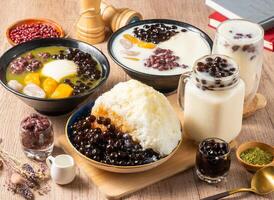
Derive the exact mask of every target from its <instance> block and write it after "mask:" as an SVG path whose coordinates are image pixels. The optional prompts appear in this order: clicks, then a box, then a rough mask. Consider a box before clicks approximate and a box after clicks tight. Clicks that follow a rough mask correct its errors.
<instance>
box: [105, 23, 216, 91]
mask: <svg viewBox="0 0 274 200" xmlns="http://www.w3.org/2000/svg"><path fill="white" fill-rule="evenodd" d="M154 23H163V24H169V25H176V26H179V27H182V28H186V29H188V30H190V31H194V32H197V33H199V34H200V35H201V37H202V38H204V39H205V40H206V41H207V43H208V45H209V46H210V48H211V49H212V45H213V42H212V40H211V39H210V37H209V36H208V35H207V34H206V33H205V32H204V31H202V30H201V29H199V28H197V27H195V26H193V25H191V24H188V23H185V22H180V21H175V20H169V19H148V20H142V21H138V22H135V23H132V24H128V25H127V26H124V27H122V28H120V29H119V30H118V31H116V32H115V33H113V34H112V36H111V38H110V39H109V41H108V53H109V55H110V57H111V58H112V60H113V61H114V62H115V63H116V64H117V65H119V66H120V67H122V68H123V70H124V71H125V72H126V73H127V74H128V75H129V76H130V77H132V78H134V79H137V80H139V81H141V82H143V83H146V84H147V85H150V86H152V87H154V89H156V90H159V91H161V92H164V93H168V92H172V91H174V90H176V89H177V86H178V81H179V77H180V74H178V75H152V74H146V73H143V72H139V71H136V70H134V69H132V68H129V67H127V66H126V65H124V64H122V63H121V62H120V61H119V60H118V59H116V57H115V56H114V52H113V48H112V46H113V42H114V40H115V38H116V37H117V36H118V35H120V34H121V33H122V32H124V31H126V30H128V29H130V28H133V27H136V26H140V25H145V24H154ZM190 54H191V51H190Z"/></svg>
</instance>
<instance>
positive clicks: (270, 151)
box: [236, 141, 274, 172]
mask: <svg viewBox="0 0 274 200" xmlns="http://www.w3.org/2000/svg"><path fill="white" fill-rule="evenodd" d="M236 156H237V159H238V160H239V162H240V163H241V164H242V165H243V166H244V167H245V168H246V169H247V170H248V171H252V172H255V171H257V170H258V169H261V168H263V167H266V166H269V165H274V147H273V146H270V145H268V144H265V143H261V142H256V141H254V142H246V143H243V144H241V145H240V146H239V147H238V149H237V151H236Z"/></svg>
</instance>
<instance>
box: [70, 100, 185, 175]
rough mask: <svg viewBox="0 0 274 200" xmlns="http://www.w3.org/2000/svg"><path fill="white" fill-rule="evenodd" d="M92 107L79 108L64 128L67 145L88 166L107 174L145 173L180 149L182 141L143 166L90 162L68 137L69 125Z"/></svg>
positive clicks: (86, 113) (87, 113)
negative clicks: (165, 154)
mask: <svg viewBox="0 0 274 200" xmlns="http://www.w3.org/2000/svg"><path fill="white" fill-rule="evenodd" d="M93 105H94V102H89V103H88V104H86V105H84V106H82V107H81V108H79V109H78V110H77V111H75V112H74V113H73V114H72V115H71V116H70V118H69V119H68V121H67V124H66V126H65V134H66V138H67V141H68V143H69V144H70V146H71V148H72V149H73V150H74V151H75V152H76V153H77V154H78V155H79V156H81V157H82V158H83V159H84V160H86V162H88V163H89V164H90V165H92V166H94V167H96V168H99V169H102V170H105V171H109V172H115V173H137V172H143V171H147V170H150V169H153V168H155V167H157V166H159V165H161V164H163V163H164V162H166V161H167V160H168V159H169V158H171V157H172V156H173V155H174V154H175V153H176V152H177V150H178V149H179V148H180V146H181V143H182V140H180V142H179V143H178V145H177V147H176V148H175V149H174V150H173V151H172V152H171V153H170V154H169V155H168V156H166V157H164V158H161V159H160V160H157V161H155V162H152V163H148V164H145V165H136V166H117V165H110V164H104V163H101V162H98V161H95V160H92V159H90V158H88V157H87V156H85V155H83V154H82V153H80V152H79V151H78V150H77V149H76V148H75V147H74V146H73V145H72V143H71V141H70V139H69V135H70V134H72V129H71V128H70V127H71V125H73V124H74V123H75V122H76V121H77V120H79V118H82V117H84V116H88V115H89V114H90V110H91V109H92V107H93Z"/></svg>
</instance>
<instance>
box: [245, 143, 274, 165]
mask: <svg viewBox="0 0 274 200" xmlns="http://www.w3.org/2000/svg"><path fill="white" fill-rule="evenodd" d="M240 158H241V159H242V160H244V161H245V162H247V163H249V164H253V165H267V164H269V163H271V162H272V160H273V155H272V154H271V153H270V152H268V151H265V150H262V149H260V148H259V147H255V148H250V149H247V150H245V151H243V152H242V153H241V154H240Z"/></svg>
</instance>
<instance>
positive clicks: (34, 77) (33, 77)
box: [24, 72, 40, 86]
mask: <svg viewBox="0 0 274 200" xmlns="http://www.w3.org/2000/svg"><path fill="white" fill-rule="evenodd" d="M24 82H25V84H26V85H28V84H29V83H33V84H35V85H38V86H40V75H39V73H34V72H32V73H29V74H28V75H26V77H25V79H24Z"/></svg>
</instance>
